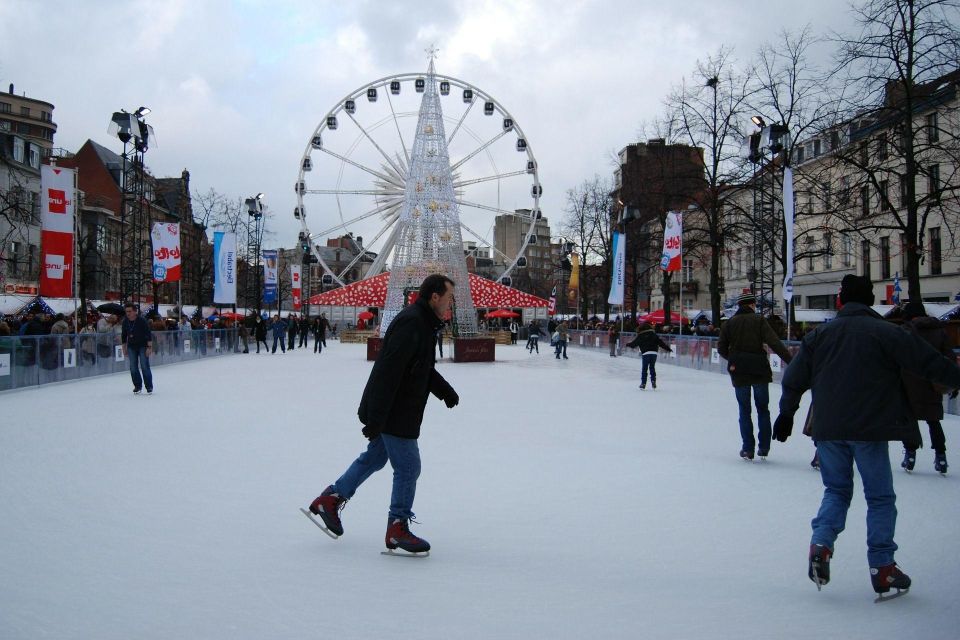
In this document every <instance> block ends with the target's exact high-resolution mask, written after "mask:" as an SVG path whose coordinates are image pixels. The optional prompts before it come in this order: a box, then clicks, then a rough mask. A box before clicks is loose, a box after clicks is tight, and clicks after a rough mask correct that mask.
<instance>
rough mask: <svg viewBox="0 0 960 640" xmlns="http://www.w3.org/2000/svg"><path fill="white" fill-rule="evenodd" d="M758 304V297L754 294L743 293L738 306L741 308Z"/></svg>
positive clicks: (738, 300)
mask: <svg viewBox="0 0 960 640" xmlns="http://www.w3.org/2000/svg"><path fill="white" fill-rule="evenodd" d="M756 303H757V296H755V295H754V294H752V293H743V294H741V295H740V297H739V298H737V304H738V305H739V306H741V307H742V306H744V305H748V304H756Z"/></svg>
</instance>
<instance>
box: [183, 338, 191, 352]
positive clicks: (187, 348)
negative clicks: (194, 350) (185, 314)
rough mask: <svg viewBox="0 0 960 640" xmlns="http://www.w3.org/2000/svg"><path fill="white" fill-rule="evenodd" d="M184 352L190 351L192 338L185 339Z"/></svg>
mask: <svg viewBox="0 0 960 640" xmlns="http://www.w3.org/2000/svg"><path fill="white" fill-rule="evenodd" d="M183 352H184V353H190V338H184V340H183Z"/></svg>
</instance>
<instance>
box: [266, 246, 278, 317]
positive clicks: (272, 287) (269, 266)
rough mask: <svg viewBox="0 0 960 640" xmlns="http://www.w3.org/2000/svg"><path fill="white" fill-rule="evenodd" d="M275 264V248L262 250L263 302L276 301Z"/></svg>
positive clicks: (276, 257)
mask: <svg viewBox="0 0 960 640" xmlns="http://www.w3.org/2000/svg"><path fill="white" fill-rule="evenodd" d="M277 264H278V254H277V250H276V249H267V250H265V251H264V252H263V303H264V304H273V303H274V302H276V301H277V269H278V267H277Z"/></svg>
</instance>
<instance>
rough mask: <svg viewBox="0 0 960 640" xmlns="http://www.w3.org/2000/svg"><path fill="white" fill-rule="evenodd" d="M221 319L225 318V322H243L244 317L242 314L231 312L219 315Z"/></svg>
mask: <svg viewBox="0 0 960 640" xmlns="http://www.w3.org/2000/svg"><path fill="white" fill-rule="evenodd" d="M220 317H221V318H226V319H227V320H243V318H244V317H245V316H244V315H243V314H242V313H234V312H233V311H225V312H224V313H221V314H220Z"/></svg>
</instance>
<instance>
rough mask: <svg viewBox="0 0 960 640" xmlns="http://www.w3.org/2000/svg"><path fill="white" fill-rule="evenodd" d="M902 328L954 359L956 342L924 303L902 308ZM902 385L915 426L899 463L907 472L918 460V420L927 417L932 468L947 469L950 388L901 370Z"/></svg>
mask: <svg viewBox="0 0 960 640" xmlns="http://www.w3.org/2000/svg"><path fill="white" fill-rule="evenodd" d="M903 321H904V324H903V328H904V329H905V330H906V331H908V332H910V333H913V334H915V335H918V336H919V337H921V338H923V339H924V340H925V341H926V342H927V343H929V344H930V345H931V346H932V347H933V348H934V349H936V350H937V351H938V352H939V353H940V354H941V355H943V356H946V357H947V358H949V359H950V360H955V359H956V358H955V356H954V355H953V345H952V344H951V343H950V338H949V337H948V336H947V332H946V331H944V330H943V323H942V322H940V321H939V320H937V319H936V318H931V317H930V316H928V315H927V310H926V309H925V308H924V306H923V303H922V302H908V303H907V304H906V306H905V307H904V309H903ZM901 377H902V378H903V386H904V388H905V389H906V390H907V399H909V401H910V408H911V409H912V410H913V415H914V417H916V418H917V420H915V421H914V425H915V427H916V429H915V434H914V437H912V438H906V439H904V440H903V462H902V463H900V466H901V467H903V468H904V469H905V470H906V471H913V467H914V465H915V464H916V462H917V449H918V448H920V447H921V446H923V439H922V437H921V435H920V425H919V422H918V421H919V420H924V421H925V422H926V423H927V426H928V427H929V429H930V447H931V448H932V449H933V451H934V458H933V468H934V469H935V470H936V471H937V472H938V473H943V474H945V473H946V472H947V440H946V437H945V436H944V435H943V426H941V424H940V421H941V420H943V394H944V393H946V392H949V391H950V389H948V388H944V387H938V386H937V385H934V384H933V383H931V382H929V381H927V380H924V379H923V378H921V377H920V376H918V375H916V374H914V373H910V372H909V371H906V370H904V371H902V372H901Z"/></svg>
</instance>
